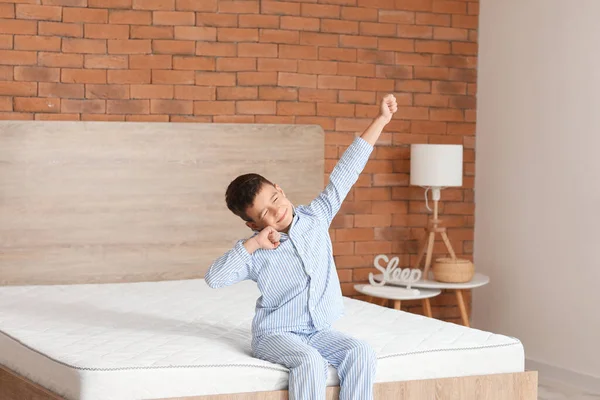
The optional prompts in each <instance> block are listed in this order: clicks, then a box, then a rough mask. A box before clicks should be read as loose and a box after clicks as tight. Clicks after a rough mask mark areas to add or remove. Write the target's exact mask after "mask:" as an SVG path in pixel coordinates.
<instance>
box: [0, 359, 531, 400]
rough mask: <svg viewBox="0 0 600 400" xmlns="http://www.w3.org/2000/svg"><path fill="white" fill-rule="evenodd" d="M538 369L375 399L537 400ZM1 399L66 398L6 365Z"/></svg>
mask: <svg viewBox="0 0 600 400" xmlns="http://www.w3.org/2000/svg"><path fill="white" fill-rule="evenodd" d="M537 386H538V374H537V371H525V372H516V373H507V374H492V375H481V376H465V377H457V378H441V379H424V380H415V381H403V382H383V383H377V384H375V399H377V400H432V399H443V400H517V399H518V400H537ZM338 393H339V387H330V388H328V389H327V400H335V399H337V398H338ZM0 399H2V400H23V399H28V400H65V399H64V398H63V397H60V396H59V395H57V394H54V393H52V392H50V391H49V390H47V389H45V388H44V387H42V386H40V385H38V384H36V383H34V382H31V381H30V380H28V379H27V378H24V377H22V376H20V375H18V374H16V373H14V372H13V371H11V370H9V369H7V368H6V367H3V366H0ZM154 400H288V394H287V391H286V390H277V391H271V392H253V393H239V394H222V395H209V396H191V397H169V398H164V399H154Z"/></svg>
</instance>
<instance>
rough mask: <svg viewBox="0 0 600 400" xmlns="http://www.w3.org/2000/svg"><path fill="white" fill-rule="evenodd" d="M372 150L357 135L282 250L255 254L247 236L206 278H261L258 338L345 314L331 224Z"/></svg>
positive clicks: (218, 283)
mask: <svg viewBox="0 0 600 400" xmlns="http://www.w3.org/2000/svg"><path fill="white" fill-rule="evenodd" d="M372 151H373V146H372V145H371V144H369V143H368V142H366V141H365V140H364V139H362V138H360V137H357V138H355V140H354V141H353V142H352V144H351V145H350V146H349V147H348V148H347V149H346V151H345V152H344V154H343V155H342V157H340V160H339V161H338V163H337V164H336V166H335V168H334V169H333V171H332V172H331V174H330V176H329V183H328V184H327V186H326V187H325V189H324V190H323V191H322V192H321V193H320V194H319V196H317V198H315V199H314V200H313V201H311V202H310V203H309V204H308V205H302V206H297V207H294V217H293V220H292V224H291V227H290V229H289V231H288V234H285V233H281V239H280V245H279V247H278V248H277V249H274V250H266V249H258V250H256V251H255V252H254V253H253V254H250V253H248V251H246V248H245V247H244V246H243V244H244V241H245V240H246V239H244V240H239V241H238V242H237V243H236V244H235V246H234V247H233V248H232V249H231V250H229V251H228V252H227V253H225V254H224V255H222V256H221V257H219V258H218V259H217V260H215V261H214V262H213V264H212V265H211V267H210V269H209V270H208V272H207V273H206V275H205V280H206V283H207V284H208V285H209V286H210V287H212V288H219V287H223V286H228V285H232V284H234V283H237V282H240V281H243V280H246V279H251V280H253V281H254V282H256V283H257V285H258V289H259V290H260V293H261V296H260V297H259V298H258V300H257V302H256V311H255V316H254V320H253V322H252V334H253V336H254V337H255V338H257V337H261V336H263V335H268V334H273V333H280V332H308V331H314V330H315V329H317V330H321V329H326V328H329V327H330V326H331V324H332V323H333V322H334V321H335V320H336V319H337V318H339V317H340V316H341V315H342V314H343V299H342V292H341V288H340V282H339V278H338V275H337V271H336V266H335V262H334V259H333V251H332V244H331V238H330V237H329V226H330V224H331V221H332V219H333V217H334V216H335V215H336V214H337V212H338V211H339V209H340V207H341V205H342V202H343V201H344V198H345V197H346V195H347V194H348V192H349V191H350V189H351V188H352V186H353V185H354V183H355V182H356V181H357V179H358V177H359V175H360V173H361V172H362V170H363V169H364V167H365V165H366V163H367V161H368V159H369V156H370V154H371V152H372ZM255 234H258V232H255Z"/></svg>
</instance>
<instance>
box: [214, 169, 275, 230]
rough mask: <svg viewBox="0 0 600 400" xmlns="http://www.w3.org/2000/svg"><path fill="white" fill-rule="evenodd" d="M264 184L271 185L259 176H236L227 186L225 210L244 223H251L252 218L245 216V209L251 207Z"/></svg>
mask: <svg viewBox="0 0 600 400" xmlns="http://www.w3.org/2000/svg"><path fill="white" fill-rule="evenodd" d="M264 184H267V185H273V183H271V181H269V180H268V179H266V178H265V177H263V176H261V175H259V174H245V175H240V176H238V177H237V178H235V179H234V180H233V181H232V182H231V183H230V184H229V186H228V187H227V191H226V192H225V201H226V202H227V208H229V209H230V210H231V212H232V213H234V214H235V215H237V216H238V217H240V218H242V219H243V220H244V221H247V222H252V218H250V217H249V216H248V214H246V209H247V208H248V207H250V206H252V204H253V203H254V199H255V198H256V195H257V194H258V192H260V189H262V186H263V185H264ZM273 186H275V185H273Z"/></svg>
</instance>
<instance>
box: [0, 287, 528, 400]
mask: <svg viewBox="0 0 600 400" xmlns="http://www.w3.org/2000/svg"><path fill="white" fill-rule="evenodd" d="M258 295H259V294H258V290H257V289H256V285H255V284H254V283H253V282H250V281H246V282H242V283H239V284H236V285H233V286H230V287H228V288H224V289H217V290H215V289H210V288H209V287H208V286H207V285H206V283H205V282H204V281H203V280H200V279H198V280H186V281H166V282H144V283H122V284H104V285H100V284H98V285H65V286H17V287H2V288H0V331H1V332H2V333H0V364H3V365H5V366H7V367H8V368H10V369H12V370H14V371H16V372H18V373H20V374H22V375H24V376H26V377H28V378H29V379H31V380H32V381H34V382H37V383H39V384H41V385H43V386H45V387H47V388H49V389H51V390H53V391H54V392H56V393H58V394H60V395H62V396H64V397H65V398H67V399H84V400H96V399H102V400H108V399H141V398H145V399H152V398H162V397H177V396H190V395H205V394H222V393H235V392H252V391H268V390H279V389H285V388H286V387H287V379H288V374H287V370H286V368H284V367H282V366H280V365H276V364H272V363H269V362H266V361H262V360H259V359H255V358H253V357H252V356H251V353H250V340H251V334H250V325H251V320H252V317H253V314H254V304H255V301H256V298H257V297H258ZM344 301H345V306H346V315H345V316H344V317H343V318H342V319H340V320H339V321H338V322H337V323H336V324H335V326H334V328H336V329H339V330H341V331H344V332H347V333H349V334H351V335H354V336H355V337H358V338H361V339H365V340H367V341H368V342H369V343H370V344H371V345H372V346H373V347H374V349H375V350H376V352H377V354H378V367H377V375H376V381H377V382H384V381H399V380H413V379H429V378H439V377H449V376H464V375H480V374H492V373H504V372H520V371H523V370H524V351H523V346H522V344H521V343H520V342H519V341H518V340H517V339H514V338H511V337H506V336H501V335H497V334H492V333H488V332H484V331H480V330H476V329H471V328H466V327H463V326H459V325H455V324H451V323H446V322H442V321H439V320H436V319H430V318H425V317H422V316H420V315H415V314H410V313H405V312H402V311H396V310H393V309H387V308H383V307H379V306H376V305H373V304H369V303H365V302H361V301H358V300H353V299H350V298H345V299H344ZM328 384H329V385H336V384H338V380H337V375H336V373H335V370H334V369H333V368H330V378H329V380H328Z"/></svg>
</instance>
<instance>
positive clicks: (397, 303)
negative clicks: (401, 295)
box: [394, 300, 402, 310]
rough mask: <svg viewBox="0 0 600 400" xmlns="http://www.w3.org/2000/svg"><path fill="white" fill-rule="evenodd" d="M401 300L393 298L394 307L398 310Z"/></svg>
mask: <svg viewBox="0 0 600 400" xmlns="http://www.w3.org/2000/svg"><path fill="white" fill-rule="evenodd" d="M401 305H402V302H401V301H400V300H394V309H395V310H399V309H400V306H401Z"/></svg>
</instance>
